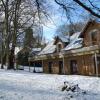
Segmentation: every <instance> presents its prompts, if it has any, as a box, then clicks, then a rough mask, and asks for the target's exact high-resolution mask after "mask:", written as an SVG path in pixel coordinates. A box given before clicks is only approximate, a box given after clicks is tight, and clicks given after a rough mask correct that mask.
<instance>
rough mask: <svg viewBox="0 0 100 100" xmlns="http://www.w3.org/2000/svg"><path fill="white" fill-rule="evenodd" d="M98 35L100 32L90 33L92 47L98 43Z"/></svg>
mask: <svg viewBox="0 0 100 100" xmlns="http://www.w3.org/2000/svg"><path fill="white" fill-rule="evenodd" d="M97 33H98V30H96V29H95V30H93V31H92V32H90V38H91V44H92V45H95V44H96V43H97Z"/></svg>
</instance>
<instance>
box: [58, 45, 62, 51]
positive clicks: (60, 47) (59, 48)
mask: <svg viewBox="0 0 100 100" xmlns="http://www.w3.org/2000/svg"><path fill="white" fill-rule="evenodd" d="M61 49H62V45H61V44H58V52H60V51H61Z"/></svg>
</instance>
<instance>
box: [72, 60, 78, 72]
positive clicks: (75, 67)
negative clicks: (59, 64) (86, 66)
mask: <svg viewBox="0 0 100 100" xmlns="http://www.w3.org/2000/svg"><path fill="white" fill-rule="evenodd" d="M70 73H71V74H78V66H77V61H76V60H71V61H70Z"/></svg>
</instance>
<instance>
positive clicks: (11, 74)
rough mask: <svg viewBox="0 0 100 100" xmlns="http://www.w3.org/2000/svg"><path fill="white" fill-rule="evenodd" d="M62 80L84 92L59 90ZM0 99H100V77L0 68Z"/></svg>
mask: <svg viewBox="0 0 100 100" xmlns="http://www.w3.org/2000/svg"><path fill="white" fill-rule="evenodd" d="M64 81H68V82H70V83H74V84H78V85H79V87H80V88H81V89H82V90H85V91H86V94H81V93H70V92H67V91H61V88H62V85H63V83H64ZM70 95H72V97H71V98H70ZM0 100H100V78H97V77H88V76H79V75H54V74H52V75H50V74H43V73H35V74H34V73H29V72H24V71H13V70H12V71H7V70H0Z"/></svg>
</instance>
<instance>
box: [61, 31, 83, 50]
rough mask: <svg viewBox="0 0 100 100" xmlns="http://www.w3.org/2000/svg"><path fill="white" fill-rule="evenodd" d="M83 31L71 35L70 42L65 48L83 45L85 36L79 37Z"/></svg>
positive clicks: (69, 48)
mask: <svg viewBox="0 0 100 100" xmlns="http://www.w3.org/2000/svg"><path fill="white" fill-rule="evenodd" d="M80 34H81V32H77V33H74V34H73V35H72V36H71V37H70V43H69V44H68V45H67V46H66V47H65V48H64V49H63V50H71V49H76V48H80V47H82V42H83V38H79V36H80Z"/></svg>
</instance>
